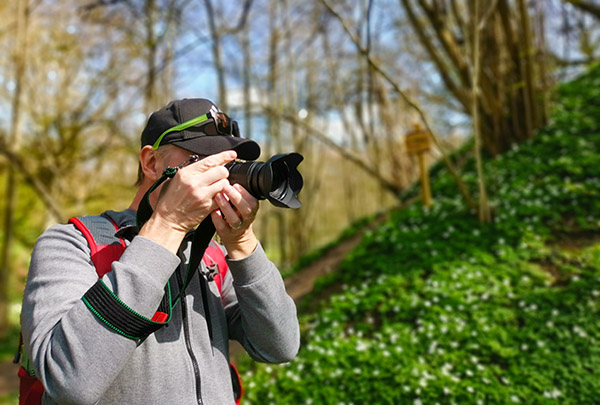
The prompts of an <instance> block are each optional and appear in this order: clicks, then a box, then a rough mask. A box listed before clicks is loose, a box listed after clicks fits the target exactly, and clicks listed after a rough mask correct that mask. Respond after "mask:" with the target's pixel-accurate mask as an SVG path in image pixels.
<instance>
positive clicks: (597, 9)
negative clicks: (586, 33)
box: [563, 0, 600, 19]
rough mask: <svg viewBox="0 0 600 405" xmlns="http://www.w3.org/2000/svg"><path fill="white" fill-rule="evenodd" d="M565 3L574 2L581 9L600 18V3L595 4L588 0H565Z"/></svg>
mask: <svg viewBox="0 0 600 405" xmlns="http://www.w3.org/2000/svg"><path fill="white" fill-rule="evenodd" d="M563 1H564V2H565V3H569V4H572V5H573V6H575V7H577V8H578V9H580V10H583V11H585V12H586V13H589V14H591V15H593V16H594V17H596V18H598V19H600V5H598V4H595V3H594V2H592V1H586V0H563Z"/></svg>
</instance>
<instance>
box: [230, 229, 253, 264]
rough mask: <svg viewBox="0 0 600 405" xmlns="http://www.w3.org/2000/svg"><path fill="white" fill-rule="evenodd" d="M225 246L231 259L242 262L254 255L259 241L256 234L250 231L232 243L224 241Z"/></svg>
mask: <svg viewBox="0 0 600 405" xmlns="http://www.w3.org/2000/svg"><path fill="white" fill-rule="evenodd" d="M223 245H224V246H225V249H227V256H229V259H231V260H242V259H245V258H246V257H248V256H250V255H251V254H252V253H254V251H255V250H256V247H257V246H258V239H256V236H255V235H254V232H252V230H251V229H248V231H247V232H246V234H245V235H244V236H243V237H242V238H240V239H238V240H236V241H231V242H227V241H223Z"/></svg>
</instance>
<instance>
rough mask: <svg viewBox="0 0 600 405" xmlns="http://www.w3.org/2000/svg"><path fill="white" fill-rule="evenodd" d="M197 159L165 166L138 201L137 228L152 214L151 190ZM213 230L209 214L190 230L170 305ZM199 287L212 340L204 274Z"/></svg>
mask: <svg viewBox="0 0 600 405" xmlns="http://www.w3.org/2000/svg"><path fill="white" fill-rule="evenodd" d="M197 160H198V156H196V155H192V156H190V159H189V160H187V161H185V162H183V163H182V164H180V165H179V166H176V167H167V168H166V169H165V170H164V171H163V174H162V176H161V177H160V178H159V179H158V180H157V181H156V182H155V183H154V184H153V185H152V187H150V188H149V189H148V191H147V192H146V194H144V197H143V198H142V200H141V201H140V205H139V207H138V210H137V216H136V221H137V226H138V229H142V226H144V224H145V223H146V221H148V219H150V217H151V216H152V213H153V212H154V210H153V209H152V206H151V205H150V194H151V193H152V192H153V191H155V190H156V189H157V188H158V187H159V186H160V185H161V184H162V183H164V182H165V181H166V180H168V179H171V178H173V177H174V176H175V174H177V171H178V170H179V169H180V168H182V167H183V166H184V165H186V164H190V163H193V162H195V161H197ZM215 231H216V230H215V226H214V224H213V222H212V219H211V217H210V215H209V216H207V217H206V218H205V219H204V221H202V222H201V223H200V225H198V227H196V229H195V230H193V231H192V233H193V237H192V247H191V255H190V259H189V262H188V266H187V270H186V276H185V281H184V284H183V286H182V287H181V290H180V291H179V294H177V296H176V297H175V299H174V300H173V301H172V307H174V306H175V305H177V303H178V302H179V300H180V299H181V298H182V297H183V295H184V294H185V290H186V289H187V287H188V285H189V284H190V282H191V281H192V278H193V277H194V274H195V273H196V271H197V269H198V266H200V262H201V261H202V256H204V251H205V250H206V248H207V247H208V245H209V243H210V241H211V239H212V237H213V236H214V234H215ZM200 289H201V293H202V294H201V295H202V305H203V307H204V314H205V316H206V324H207V328H208V333H209V335H210V340H211V342H212V340H213V330H212V321H211V316H210V309H209V305H208V280H207V279H206V277H205V276H204V275H202V277H200Z"/></svg>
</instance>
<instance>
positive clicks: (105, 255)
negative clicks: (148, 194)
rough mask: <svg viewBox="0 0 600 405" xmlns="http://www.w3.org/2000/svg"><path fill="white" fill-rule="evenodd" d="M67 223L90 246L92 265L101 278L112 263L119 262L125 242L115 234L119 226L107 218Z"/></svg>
mask: <svg viewBox="0 0 600 405" xmlns="http://www.w3.org/2000/svg"><path fill="white" fill-rule="evenodd" d="M69 223H71V224H73V225H75V227H76V228H77V229H79V231H81V233H82V234H83V236H84V237H85V239H86V240H87V242H88V245H89V246H90V251H91V255H92V263H94V266H95V267H96V273H97V274H98V277H99V278H102V276H104V275H105V274H106V273H109V272H110V271H111V270H112V262H114V261H116V260H119V258H120V257H121V255H122V254H123V252H124V251H125V247H126V245H125V241H124V240H123V239H122V238H119V237H117V236H116V235H115V234H116V232H117V231H118V230H119V226H118V225H117V224H116V223H115V222H114V221H113V220H112V218H110V217H108V216H103V215H98V216H87V217H74V218H71V219H69Z"/></svg>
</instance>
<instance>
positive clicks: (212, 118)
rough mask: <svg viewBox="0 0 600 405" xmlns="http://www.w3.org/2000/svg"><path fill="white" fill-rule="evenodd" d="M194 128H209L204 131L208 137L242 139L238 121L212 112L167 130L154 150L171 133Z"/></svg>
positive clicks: (155, 143) (154, 146)
mask: <svg viewBox="0 0 600 405" xmlns="http://www.w3.org/2000/svg"><path fill="white" fill-rule="evenodd" d="M193 126H199V127H205V126H207V128H206V130H205V131H203V133H204V134H206V135H208V136H234V137H236V138H239V137H240V130H239V128H238V124H237V121H232V120H231V119H230V118H229V117H228V116H227V114H225V113H222V112H217V113H214V112H212V111H211V112H208V113H206V114H203V115H200V116H199V117H196V118H192V119H191V120H189V121H186V122H183V123H181V124H179V125H175V126H174V127H171V128H169V129H167V130H166V131H165V132H163V133H162V134H161V135H160V136H159V137H158V139H157V140H156V142H154V145H152V149H154V150H156V149H158V147H159V146H160V143H161V141H162V140H163V138H164V137H165V135H167V134H169V133H171V132H177V131H183V130H185V129H188V128H190V127H193Z"/></svg>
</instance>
